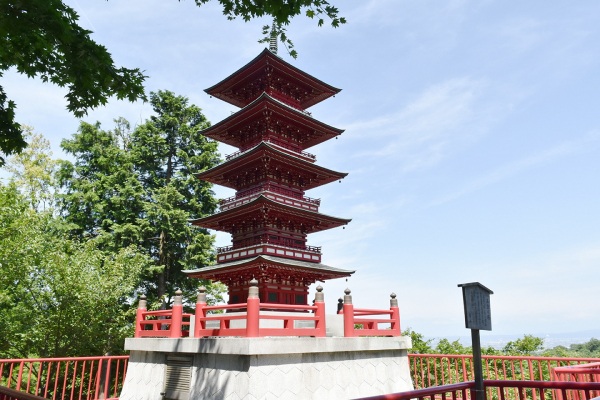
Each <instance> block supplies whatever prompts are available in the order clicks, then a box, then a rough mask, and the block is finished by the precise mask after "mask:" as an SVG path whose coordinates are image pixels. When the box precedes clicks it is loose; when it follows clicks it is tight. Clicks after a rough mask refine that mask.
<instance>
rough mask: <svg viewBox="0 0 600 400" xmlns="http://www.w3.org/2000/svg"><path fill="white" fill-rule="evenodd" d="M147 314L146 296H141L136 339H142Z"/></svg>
mask: <svg viewBox="0 0 600 400" xmlns="http://www.w3.org/2000/svg"><path fill="white" fill-rule="evenodd" d="M145 312H146V296H144V295H141V296H140V302H139V303H138V308H137V311H136V315H135V335H134V337H142V331H143V330H144V326H143V325H142V322H143V321H144V318H145V317H144V313H145Z"/></svg>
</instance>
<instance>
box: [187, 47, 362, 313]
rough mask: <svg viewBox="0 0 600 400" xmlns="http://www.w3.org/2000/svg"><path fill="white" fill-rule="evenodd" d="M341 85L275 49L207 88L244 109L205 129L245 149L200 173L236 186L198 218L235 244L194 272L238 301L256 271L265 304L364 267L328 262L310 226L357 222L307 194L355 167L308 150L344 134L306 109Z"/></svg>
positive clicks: (295, 299) (302, 296)
mask: <svg viewBox="0 0 600 400" xmlns="http://www.w3.org/2000/svg"><path fill="white" fill-rule="evenodd" d="M339 91H340V89H337V88H334V87H332V86H330V85H328V84H326V83H324V82H322V81H320V80H318V79H316V78H314V77H313V76H311V75H309V74H307V73H305V72H303V71H301V70H300V69H298V68H296V67H294V66H292V65H291V64H289V63H287V62H285V61H283V60H282V59H280V58H279V57H278V56H277V55H276V54H273V52H271V51H269V50H268V49H265V50H264V51H263V52H262V53H260V54H259V55H258V56H257V57H256V58H255V59H254V60H252V61H250V62H249V63H248V64H246V65H245V66H244V67H242V68H240V69H239V70H237V71H236V72H234V73H233V74H232V75H230V76H229V77H227V78H225V79H224V80H223V81H221V82H219V83H218V84H216V85H214V86H213V87H211V88H208V89H206V92H207V93H208V94H210V95H212V96H214V97H217V98H219V99H221V100H224V101H226V102H228V103H231V104H233V105H235V106H238V107H241V109H240V110H239V111H238V112H236V113H234V114H232V115H231V116H230V117H228V118H226V119H225V120H223V121H221V122H219V123H217V124H215V125H213V126H212V127H210V128H208V129H206V130H205V131H203V132H202V133H203V134H204V135H205V136H207V137H209V138H212V139H214V140H217V141H219V142H222V143H226V144H228V145H231V146H234V147H236V148H238V149H239V151H238V152H236V153H234V154H231V155H229V156H227V157H226V160H225V162H223V163H221V164H220V165H218V166H216V167H214V168H212V169H210V170H207V171H205V172H202V173H199V174H197V177H198V178H199V179H202V180H205V181H208V182H212V183H215V184H218V185H222V186H226V187H229V188H232V189H235V190H236V194H235V196H233V197H231V198H229V199H224V200H221V201H220V212H218V213H217V214H214V215H211V216H208V217H204V218H200V219H197V220H194V221H192V223H193V224H194V225H197V226H201V227H204V228H208V229H213V230H218V231H224V232H228V233H230V234H231V236H232V242H233V243H232V245H231V246H228V247H223V248H219V249H218V250H217V253H218V254H217V264H216V265H213V266H208V267H205V268H200V269H197V270H192V271H187V273H188V275H189V276H190V277H194V278H203V279H211V280H216V281H220V282H223V283H224V284H226V285H227V286H228V290H229V293H228V294H229V303H231V304H235V303H239V302H243V301H245V299H246V297H247V296H248V287H249V286H250V281H251V280H252V279H256V280H258V282H259V296H260V299H261V301H263V302H268V303H279V304H307V296H308V287H309V285H310V284H312V283H315V282H316V281H325V280H327V279H334V278H341V277H347V276H349V275H351V274H352V273H354V271H348V270H343V269H338V268H333V267H330V266H327V265H323V264H321V249H320V247H314V246H309V245H308V244H307V241H306V238H307V235H308V234H310V233H314V232H319V231H323V230H326V229H331V228H335V227H339V226H342V225H346V224H347V223H348V222H350V220H349V219H343V218H337V217H332V216H329V215H325V214H322V213H319V205H320V201H319V200H318V199H312V198H310V197H306V196H305V191H306V190H309V189H313V188H315V187H318V186H321V185H324V184H327V183H330V182H333V181H336V180H339V179H342V178H343V177H345V176H346V175H347V174H345V173H341V172H336V171H332V170H329V169H327V168H324V167H321V166H319V165H317V164H315V161H316V158H315V156H314V155H312V154H309V153H307V152H305V150H306V149H308V148H310V147H312V146H315V145H317V144H319V143H322V142H324V141H326V140H329V139H332V138H334V137H336V136H337V135H339V134H341V133H342V132H343V130H341V129H337V128H334V127H331V126H329V125H327V124H324V123H322V122H320V121H317V120H316V119H314V118H312V117H311V116H310V114H309V113H308V112H306V111H305V110H306V109H307V108H308V107H310V106H312V105H314V104H316V103H319V102H320V101H322V100H325V99H327V98H329V97H330V96H333V95H335V94H336V93H338V92H339Z"/></svg>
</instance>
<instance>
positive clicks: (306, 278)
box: [183, 255, 354, 285]
mask: <svg viewBox="0 0 600 400" xmlns="http://www.w3.org/2000/svg"><path fill="white" fill-rule="evenodd" d="M183 272H184V273H185V274H186V275H188V276H189V277H191V278H199V279H211V280H214V281H219V282H223V283H225V284H227V285H231V284H233V283H236V282H246V281H249V280H251V279H258V280H259V281H260V280H265V279H269V280H277V279H282V280H288V281H289V280H295V281H296V282H304V283H305V284H307V285H309V284H312V283H315V282H317V281H325V280H328V279H335V278H343V277H347V276H350V275H352V274H353V273H354V271H350V270H346V269H340V268H334V267H330V266H328V265H324V264H320V263H311V262H307V261H299V260H290V259H287V258H281V257H274V256H265V255H261V256H258V257H254V258H247V259H243V260H236V261H232V262H228V263H223V264H216V265H211V266H208V267H204V268H199V269H195V270H188V271H183Z"/></svg>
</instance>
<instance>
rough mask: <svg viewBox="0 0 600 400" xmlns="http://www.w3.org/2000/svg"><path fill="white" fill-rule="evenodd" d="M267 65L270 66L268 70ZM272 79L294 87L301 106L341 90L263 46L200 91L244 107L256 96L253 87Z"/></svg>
mask: <svg viewBox="0 0 600 400" xmlns="http://www.w3.org/2000/svg"><path fill="white" fill-rule="evenodd" d="M269 67H272V69H271V68H269ZM261 79H264V82H262V83H258V82H257V81H259V80H261ZM272 79H281V80H285V83H286V84H290V85H294V86H296V87H297V89H298V90H297V91H296V92H297V93H296V95H297V98H296V99H295V100H296V101H297V102H298V105H299V106H300V107H301V108H303V109H306V108H308V107H310V106H313V105H315V104H317V103H319V102H321V101H323V100H325V99H327V98H329V97H331V96H333V95H335V94H336V93H339V92H340V91H341V89H338V88H336V87H333V86H331V85H329V84H327V83H325V82H323V81H321V80H319V79H317V78H315V77H314V76H312V75H309V74H307V73H306V72H304V71H302V70H301V69H299V68H297V67H295V66H293V65H292V64H290V63H288V62H287V61H284V60H283V59H281V58H280V57H278V56H277V55H275V54H273V53H272V52H271V51H269V49H266V48H265V49H264V50H263V51H262V52H261V53H260V54H259V55H258V56H256V57H255V58H254V59H253V60H252V61H250V62H249V63H248V64H246V65H244V66H243V67H242V68H240V69H238V70H237V71H235V72H234V73H233V74H231V75H229V76H228V77H227V78H225V79H223V80H222V81H221V82H219V83H217V84H216V85H214V86H211V87H209V88H208V89H205V90H204V91H205V92H206V93H208V94H210V95H211V96H214V97H216V98H218V99H221V100H223V101H226V102H228V103H230V104H233V105H235V106H238V107H244V106H246V105H247V104H249V103H251V102H252V101H254V99H255V98H256V97H257V95H256V94H253V93H255V92H256V90H259V91H260V92H262V91H264V90H265V89H266V86H265V85H266V82H267V80H272ZM255 85H257V87H256V88H255V89H254V90H247V89H248V88H249V87H250V86H255ZM260 86H262V88H261V87H260Z"/></svg>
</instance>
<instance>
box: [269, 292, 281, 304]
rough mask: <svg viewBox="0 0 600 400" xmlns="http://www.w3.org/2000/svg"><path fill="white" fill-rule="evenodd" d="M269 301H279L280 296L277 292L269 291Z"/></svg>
mask: <svg viewBox="0 0 600 400" xmlns="http://www.w3.org/2000/svg"><path fill="white" fill-rule="evenodd" d="M267 301H268V302H269V303H278V302H279V296H278V295H277V292H268V293H267Z"/></svg>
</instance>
